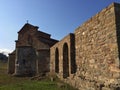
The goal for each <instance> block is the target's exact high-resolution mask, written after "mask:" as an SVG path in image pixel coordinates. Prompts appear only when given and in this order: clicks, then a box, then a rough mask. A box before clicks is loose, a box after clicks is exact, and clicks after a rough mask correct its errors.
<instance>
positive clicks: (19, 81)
mask: <svg viewBox="0 0 120 90" xmlns="http://www.w3.org/2000/svg"><path fill="white" fill-rule="evenodd" d="M61 84H62V85H63V86H61ZM0 90H76V89H74V88H73V87H71V86H69V85H68V84H63V82H61V81H59V80H55V81H53V82H52V81H50V80H49V79H44V80H41V81H37V80H31V79H30V77H13V76H10V75H8V74H7V64H6V63H1V62H0Z"/></svg>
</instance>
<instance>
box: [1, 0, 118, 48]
mask: <svg viewBox="0 0 120 90" xmlns="http://www.w3.org/2000/svg"><path fill="white" fill-rule="evenodd" d="M112 2H119V3H120V0H0V49H9V50H14V48H15V42H14V41H15V40H17V32H18V31H19V30H20V29H21V28H22V26H23V25H24V24H25V23H26V21H27V20H29V23H30V24H32V25H35V26H39V30H41V31H43V32H46V33H49V34H51V35H52V38H54V39H58V40H60V39H62V38H63V37H64V36H66V35H67V34H69V33H70V32H71V33H72V32H74V30H75V29H76V28H77V27H78V26H80V25H81V24H82V23H84V22H85V21H86V20H88V19H89V18H90V17H92V16H94V15H95V14H96V13H98V12H99V11H101V10H102V9H103V8H105V7H106V6H108V5H110V4H111V3H112Z"/></svg>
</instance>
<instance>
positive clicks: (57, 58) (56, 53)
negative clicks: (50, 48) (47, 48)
mask: <svg viewBox="0 0 120 90" xmlns="http://www.w3.org/2000/svg"><path fill="white" fill-rule="evenodd" d="M55 72H56V73H59V51H58V48H56V50H55Z"/></svg>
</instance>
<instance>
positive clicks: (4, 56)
mask: <svg viewBox="0 0 120 90" xmlns="http://www.w3.org/2000/svg"><path fill="white" fill-rule="evenodd" d="M0 61H2V62H7V61H8V57H7V56H6V55H5V54H3V53H0Z"/></svg>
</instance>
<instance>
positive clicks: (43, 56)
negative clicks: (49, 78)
mask: <svg viewBox="0 0 120 90" xmlns="http://www.w3.org/2000/svg"><path fill="white" fill-rule="evenodd" d="M49 71H50V50H49V49H41V50H37V73H38V74H39V75H41V74H44V73H46V72H49Z"/></svg>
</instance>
